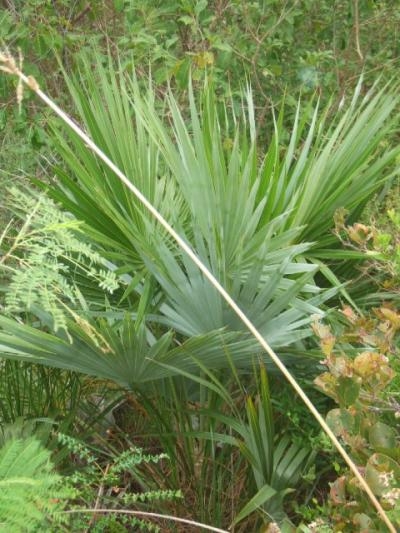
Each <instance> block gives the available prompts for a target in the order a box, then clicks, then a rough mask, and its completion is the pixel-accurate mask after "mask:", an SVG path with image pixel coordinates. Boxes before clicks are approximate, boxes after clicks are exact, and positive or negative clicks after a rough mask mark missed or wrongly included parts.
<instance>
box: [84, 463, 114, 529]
mask: <svg viewBox="0 0 400 533" xmlns="http://www.w3.org/2000/svg"><path fill="white" fill-rule="evenodd" d="M109 470H110V464H107V466H106V469H105V470H104V474H103V477H102V480H101V483H100V487H99V490H98V491H97V497H96V501H95V502H94V509H93V510H94V511H97V510H98V509H99V508H100V500H101V498H102V497H103V494H104V480H105V479H106V477H107V474H108V471H109ZM95 519H96V515H95V514H94V513H93V516H92V517H91V519H90V520H89V524H88V526H87V528H86V530H85V533H88V531H89V529H90V527H91V525H92V524H93V522H94V521H95Z"/></svg>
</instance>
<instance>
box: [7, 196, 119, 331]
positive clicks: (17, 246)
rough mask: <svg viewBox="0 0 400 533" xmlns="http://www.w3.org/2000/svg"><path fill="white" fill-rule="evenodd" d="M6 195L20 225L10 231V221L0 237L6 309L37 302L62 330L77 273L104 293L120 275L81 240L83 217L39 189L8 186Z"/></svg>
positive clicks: (20, 309) (27, 308)
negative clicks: (5, 284)
mask: <svg viewBox="0 0 400 533" xmlns="http://www.w3.org/2000/svg"><path fill="white" fill-rule="evenodd" d="M8 198H9V200H8V202H9V203H8V209H9V210H10V211H11V212H12V214H13V216H14V219H16V220H18V219H19V220H20V221H21V227H20V230H19V232H18V233H17V235H11V226H9V227H8V233H6V234H4V235H2V238H1V241H0V258H1V260H0V268H2V270H3V271H4V272H5V274H6V276H8V283H7V291H6V294H5V311H6V312H7V313H11V314H14V313H20V312H25V311H30V310H31V309H32V308H33V307H34V306H38V307H40V308H41V309H43V310H44V311H45V312H46V313H49V314H50V315H51V316H52V318H53V328H54V330H55V331H57V330H60V329H64V330H65V331H67V318H66V311H65V310H66V306H69V305H72V306H74V305H75V304H76V295H77V293H78V291H79V289H78V287H77V283H76V275H77V274H78V275H80V276H82V275H83V276H86V277H87V278H90V279H93V280H95V281H96V283H97V284H98V286H99V287H100V288H101V289H103V290H105V291H107V292H109V293H113V292H114V291H115V290H116V289H118V287H119V284H120V281H119V279H118V278H117V276H116V274H115V272H114V271H113V270H111V269H110V268H109V266H108V264H107V263H106V261H105V260H104V259H103V257H102V256H101V255H100V254H99V253H98V252H97V251H96V250H94V249H93V248H92V246H91V245H90V244H88V243H86V242H85V240H84V236H83V230H82V223H81V222H80V221H78V220H76V219H74V218H73V217H71V215H69V214H67V213H64V212H62V211H61V210H60V209H58V207H57V205H56V204H55V203H54V202H53V201H52V200H51V199H49V198H47V197H46V196H45V195H44V194H43V193H42V194H38V193H37V192H35V191H31V190H27V191H22V190H20V189H17V188H16V187H12V188H11V189H10V190H9V196H8ZM60 303H61V304H63V305H60Z"/></svg>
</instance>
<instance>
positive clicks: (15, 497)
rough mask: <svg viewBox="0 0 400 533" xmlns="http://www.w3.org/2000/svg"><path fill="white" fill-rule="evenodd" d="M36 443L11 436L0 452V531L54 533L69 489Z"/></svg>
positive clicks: (62, 515)
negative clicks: (44, 532)
mask: <svg viewBox="0 0 400 533" xmlns="http://www.w3.org/2000/svg"><path fill="white" fill-rule="evenodd" d="M62 481H63V478H62V477H61V476H60V475H58V474H57V473H56V472H55V471H54V469H53V465H52V463H51V460H50V452H49V451H48V450H46V448H44V446H43V445H42V444H41V442H40V441H39V440H37V439H36V438H35V437H33V436H31V437H28V438H25V439H22V438H16V437H11V438H9V439H7V440H6V442H5V443H4V445H3V446H2V448H1V449H0V531H12V532H13V533H19V532H21V533H22V532H24V533H29V532H31V531H32V532H33V531H47V532H50V531H55V525H56V524H58V525H60V524H62V523H66V521H67V517H66V515H65V514H63V513H60V511H61V510H62V508H63V507H64V505H65V503H66V501H67V499H68V498H70V497H72V495H73V492H72V489H70V488H69V487H67V486H65V485H63V483H62Z"/></svg>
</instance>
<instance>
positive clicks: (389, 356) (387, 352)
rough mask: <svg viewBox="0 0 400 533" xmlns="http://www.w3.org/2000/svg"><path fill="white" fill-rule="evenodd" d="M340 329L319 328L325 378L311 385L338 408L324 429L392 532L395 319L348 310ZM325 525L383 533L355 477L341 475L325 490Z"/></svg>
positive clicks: (398, 468) (383, 310) (397, 499)
mask: <svg viewBox="0 0 400 533" xmlns="http://www.w3.org/2000/svg"><path fill="white" fill-rule="evenodd" d="M342 313H343V316H344V317H345V318H346V321H345V323H344V324H343V325H342V327H341V328H340V329H339V333H337V334H334V333H333V332H332V328H331V327H329V326H327V325H324V324H322V323H321V322H320V321H317V322H316V323H315V324H314V331H315V333H316V335H317V337H318V338H319V339H320V346H321V350H322V352H323V354H324V356H325V360H324V361H323V364H324V365H325V366H326V368H327V371H326V372H324V373H323V374H321V375H320V376H318V377H317V378H316V380H315V384H316V386H317V387H318V388H319V389H320V390H321V391H323V392H324V393H325V394H327V395H328V396H330V397H331V398H332V399H333V400H334V401H335V403H336V404H338V407H337V408H335V409H332V410H331V411H329V413H328V415H327V422H328V423H329V425H330V426H331V428H332V430H333V431H334V432H335V434H336V435H337V436H338V437H340V438H341V439H342V440H343V442H344V443H345V444H346V446H347V447H348V449H349V450H350V451H351V454H352V457H353V458H354V459H355V460H356V462H357V465H358V467H359V469H360V471H362V473H363V475H364V476H365V479H366V480H367V481H368V483H369V485H370V487H371V489H372V490H373V492H374V494H375V495H376V496H377V497H379V499H380V501H381V503H382V506H383V507H384V508H385V509H386V510H387V511H388V514H389V516H390V517H391V519H392V520H393V522H394V523H396V524H397V525H399V524H400V522H399V518H400V514H399V511H400V490H399V485H400V477H399V476H400V465H399V462H398V461H399V448H398V439H399V433H398V430H397V422H396V421H397V419H398V417H399V413H400V411H399V403H398V398H397V396H398V392H397V383H398V380H397V379H396V378H395V376H396V374H397V372H398V370H399V368H400V367H399V352H398V347H397V345H398V339H397V337H398V332H399V330H400V315H399V314H398V312H397V311H396V309H394V308H392V307H391V306H389V305H386V306H382V307H380V308H377V309H375V310H374V312H373V313H371V314H368V315H364V316H361V315H358V314H357V313H356V312H355V311H353V310H352V309H351V308H350V307H345V308H344V309H343V311H342ZM328 506H329V516H330V519H329V523H330V524H331V525H332V527H333V530H334V531H338V530H341V531H349V532H350V531H354V528H357V529H359V530H367V531H381V528H380V527H381V526H380V517H379V516H377V515H376V514H375V513H374V512H372V510H371V506H370V503H369V501H368V500H367V498H366V495H365V494H364V493H363V491H362V490H361V489H360V487H359V485H358V482H357V481H356V480H355V479H354V476H353V475H352V474H351V473H350V472H348V471H346V470H345V469H342V471H341V475H340V477H339V478H338V479H336V481H334V482H333V483H332V484H331V488H330V493H329V499H328Z"/></svg>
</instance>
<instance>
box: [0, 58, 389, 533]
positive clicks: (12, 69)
mask: <svg viewBox="0 0 400 533" xmlns="http://www.w3.org/2000/svg"><path fill="white" fill-rule="evenodd" d="M1 61H3V62H4V63H5V66H4V67H0V69H2V70H4V71H5V72H8V73H10V74H15V75H16V76H19V77H20V78H21V79H22V81H23V82H24V83H26V84H27V85H28V86H29V87H30V88H31V89H32V90H33V91H34V92H35V93H36V94H37V95H38V96H39V98H41V99H42V100H43V102H45V104H47V105H48V106H49V107H50V108H51V109H52V110H53V111H54V112H55V113H56V114H57V115H58V116H59V117H60V118H61V119H62V120H63V121H64V122H65V123H66V124H67V125H68V126H69V127H70V128H71V129H72V130H73V131H74V132H75V133H76V134H77V135H78V136H79V137H80V138H81V139H82V140H83V142H84V143H85V144H86V146H87V147H88V148H89V149H90V150H92V151H93V152H94V153H95V154H96V155H97V156H98V157H99V158H100V159H101V160H102V161H103V162H104V163H105V164H106V165H107V166H108V168H109V169H110V170H112V172H114V174H115V175H116V176H117V177H118V178H119V179H120V180H121V182H122V183H123V184H124V185H125V186H126V187H127V188H128V189H129V190H130V191H131V192H132V193H133V194H134V195H135V196H136V198H137V199H138V200H139V201H140V202H141V203H142V204H143V205H144V207H145V208H146V209H147V210H148V211H149V213H150V214H151V215H152V216H153V217H154V218H155V219H156V220H157V221H158V222H159V223H160V225H161V226H162V227H163V228H164V229H165V230H166V231H167V232H168V233H169V234H170V235H171V237H172V238H173V239H174V240H175V241H176V242H177V244H178V245H179V246H180V247H181V249H182V250H183V251H184V252H185V253H186V254H187V256H188V257H189V258H190V259H191V260H192V261H193V263H195V265H196V266H197V267H198V268H199V270H200V271H201V272H202V273H203V275H204V277H205V278H206V279H208V281H209V282H210V283H211V284H212V286H213V287H214V288H215V289H216V290H217V291H218V292H219V294H220V295H221V296H222V298H223V299H224V300H225V301H226V302H227V304H228V305H229V306H230V307H231V309H232V310H233V311H234V312H235V313H236V314H237V316H238V317H239V318H240V320H241V321H242V322H243V324H244V325H245V326H246V327H247V329H248V330H249V331H250V333H251V334H252V335H253V336H254V337H255V338H256V339H257V341H258V342H259V343H260V345H261V346H262V347H263V348H264V350H265V351H266V352H267V354H268V355H269V356H270V358H271V359H272V361H273V362H274V363H275V365H276V366H277V367H278V368H279V370H280V371H281V372H282V374H283V375H284V376H285V378H286V379H287V381H288V382H289V383H290V385H291V386H292V387H293V389H294V390H295V391H296V392H297V394H298V395H299V396H300V398H301V400H302V401H303V402H304V404H305V405H306V406H307V408H308V409H309V411H310V412H311V413H312V415H313V416H314V418H315V419H316V420H317V422H318V423H319V425H320V426H321V427H322V429H323V430H324V431H325V433H326V434H327V435H328V437H329V438H330V439H331V441H332V443H333V444H334V445H335V447H336V449H337V450H338V452H339V453H340V455H341V456H342V457H343V459H344V461H345V462H346V463H347V465H348V466H349V468H350V470H351V471H352V472H353V474H354V476H355V477H356V479H357V480H358V482H359V483H360V485H361V487H362V488H363V489H364V490H365V492H366V493H367V495H368V497H369V499H370V500H371V502H372V504H373V505H374V507H375V509H376V510H377V512H378V514H379V516H380V517H381V519H382V521H383V522H384V523H385V524H386V525H387V527H388V529H389V531H390V532H391V533H397V532H396V529H395V527H394V526H393V524H392V522H391V521H390V519H389V517H388V516H387V514H386V512H385V511H384V509H383V507H382V506H381V504H380V503H379V501H378V499H377V498H376V496H375V494H374V493H373V492H372V490H371V487H370V486H369V485H368V483H367V482H366V480H365V479H364V478H363V476H362V475H361V473H360V471H359V470H358V468H357V466H356V464H355V463H354V462H353V460H352V459H351V457H350V456H349V454H348V453H347V452H346V450H345V449H344V447H343V446H342V445H341V443H340V442H339V440H338V438H337V437H336V435H335V434H334V433H333V431H332V430H331V428H330V427H329V426H328V424H327V423H326V422H325V420H324V418H323V417H322V415H321V414H320V413H319V412H318V410H317V409H316V407H315V406H314V404H313V403H312V402H311V400H310V399H309V397H308V396H307V394H306V393H305V392H304V391H303V389H302V388H301V387H300V385H299V384H298V383H297V381H296V379H295V378H294V377H293V376H292V374H291V373H290V372H289V370H288V369H287V368H286V366H285V365H284V363H282V361H281V360H280V359H279V357H278V356H277V354H276V353H275V352H274V350H273V349H272V348H271V346H270V345H269V344H268V342H267V341H266V340H265V339H264V337H263V336H262V335H261V333H260V332H259V331H258V329H257V328H256V327H255V326H254V324H253V323H252V322H251V320H250V319H249V318H248V317H247V316H246V314H245V313H244V312H243V311H242V309H241V308H240V307H239V306H238V304H237V303H236V302H235V300H233V298H232V297H231V296H230V294H229V293H228V292H227V291H226V290H225V288H224V287H223V286H222V285H221V283H220V282H219V281H218V280H217V279H216V278H215V276H214V275H213V274H212V273H211V272H210V270H208V268H207V267H206V266H205V265H204V263H203V262H202V261H201V260H200V259H199V257H198V256H197V255H196V254H195V252H194V251H193V250H192V248H191V247H190V246H189V245H188V244H187V242H186V241H185V240H184V239H183V238H182V237H181V236H180V235H179V234H178V233H177V232H176V231H175V230H174V228H173V227H172V226H171V225H170V224H169V223H168V222H167V221H166V220H165V218H164V217H163V216H162V215H161V214H160V213H159V212H158V211H157V209H156V208H155V207H154V206H153V204H152V203H151V202H149V200H148V199H147V198H146V197H145V196H144V195H143V194H142V193H141V192H140V190H139V189H138V188H137V187H136V186H135V185H133V183H132V182H131V181H130V180H129V178H128V177H127V176H126V175H125V174H124V173H123V172H122V171H121V170H120V169H119V168H118V167H117V166H116V165H115V164H114V163H113V162H112V161H111V159H110V158H109V157H108V156H107V155H106V154H105V153H104V152H103V151H102V150H101V149H100V148H99V147H98V146H97V144H96V143H95V142H94V141H93V140H92V139H91V138H90V137H89V136H88V135H87V134H86V133H85V132H84V131H83V130H82V129H81V128H80V127H79V126H78V125H77V124H76V123H75V122H74V121H73V120H72V119H71V118H70V117H69V116H68V115H67V114H66V113H65V112H64V111H63V110H62V109H61V108H60V107H58V105H57V104H56V103H55V102H53V100H52V99H51V98H49V97H48V96H47V95H46V94H45V93H44V92H43V91H41V90H40V88H39V85H38V83H37V82H36V80H35V79H34V78H33V77H31V76H29V77H28V76H26V75H25V74H24V73H23V72H21V71H20V70H19V69H18V67H17V65H16V63H15V60H14V59H13V58H12V57H11V56H10V54H9V53H8V52H6V53H0V62H1ZM216 531H218V530H216ZM219 531H220V530H219Z"/></svg>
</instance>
